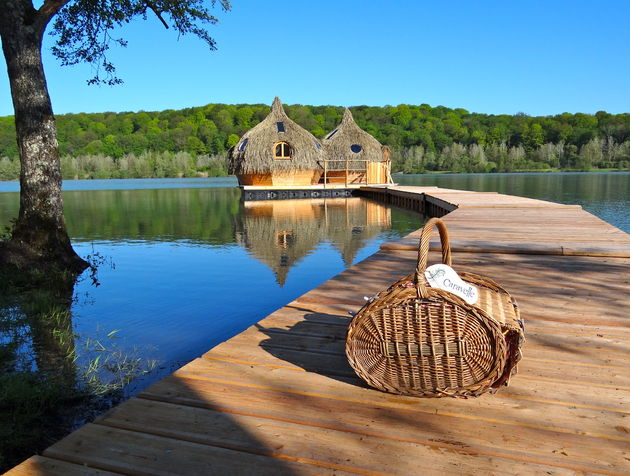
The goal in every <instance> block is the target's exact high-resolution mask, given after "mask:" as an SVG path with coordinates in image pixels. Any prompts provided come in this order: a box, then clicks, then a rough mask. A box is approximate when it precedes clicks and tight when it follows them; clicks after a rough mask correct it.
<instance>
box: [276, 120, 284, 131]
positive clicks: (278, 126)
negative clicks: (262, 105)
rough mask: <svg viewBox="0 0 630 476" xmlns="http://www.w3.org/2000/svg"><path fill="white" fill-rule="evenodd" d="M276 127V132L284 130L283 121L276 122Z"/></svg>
mask: <svg viewBox="0 0 630 476" xmlns="http://www.w3.org/2000/svg"><path fill="white" fill-rule="evenodd" d="M276 127H277V128H278V132H284V122H276Z"/></svg>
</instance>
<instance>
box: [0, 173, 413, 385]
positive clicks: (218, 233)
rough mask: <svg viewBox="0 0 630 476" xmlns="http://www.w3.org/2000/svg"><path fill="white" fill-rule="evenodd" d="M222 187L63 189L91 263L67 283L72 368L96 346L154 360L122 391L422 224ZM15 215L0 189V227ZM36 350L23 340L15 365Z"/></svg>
mask: <svg viewBox="0 0 630 476" xmlns="http://www.w3.org/2000/svg"><path fill="white" fill-rule="evenodd" d="M2 185H4V186H6V184H2ZM226 185H235V181H234V180H233V179H228V180H227V181H226V180H225V179H218V180H214V179H201V180H195V179H190V180H187V179H170V180H168V179H167V180H121V181H115V180H111V181H72V182H66V183H64V207H65V216H66V223H67V227H68V231H69V234H70V236H71V238H72V241H73V244H74V247H75V249H76V250H77V252H78V253H79V255H81V256H84V257H85V256H88V255H91V256H93V257H94V256H95V257H96V259H97V260H98V261H101V262H102V264H101V265H100V266H99V268H98V275H97V280H98V286H96V285H94V284H93V282H92V280H91V279H89V276H88V274H89V273H87V272H86V273H84V276H82V279H80V280H79V281H78V282H77V284H76V285H75V287H74V296H75V302H74V303H73V305H72V327H73V332H74V333H75V334H76V336H75V339H74V340H75V352H76V354H77V355H78V361H77V362H78V364H79V365H87V364H88V362H89V361H90V360H93V359H94V358H95V355H97V354H98V352H95V351H94V346H93V345H88V344H94V342H95V340H98V344H97V345H99V346H100V345H103V346H104V347H106V348H108V350H111V349H112V348H114V347H115V349H116V352H120V353H121V354H125V355H132V356H134V358H141V359H142V361H143V362H147V361H155V362H157V364H158V367H157V368H156V369H155V370H153V371H152V372H151V373H150V374H149V375H148V376H145V377H143V378H142V379H140V380H138V381H137V382H136V384H135V385H134V386H132V387H130V388H129V389H128V390H129V392H130V393H133V392H134V391H135V390H137V389H138V388H139V387H141V386H145V385H147V384H148V383H150V382H152V381H154V380H156V379H158V378H161V377H163V376H164V375H166V374H168V373H171V372H173V371H174V370H175V369H176V368H179V367H180V366H181V365H183V364H184V363H186V362H188V361H190V360H192V359H194V358H196V357H198V356H200V355H201V354H202V353H204V352H205V351H207V350H208V349H210V348H211V347H213V346H215V345H216V344H218V343H220V342H222V341H224V340H226V339H228V338H229V337H231V336H233V335H235V334H237V333H239V332H241V331H242V330H244V329H245V328H247V327H249V326H250V325H252V324H253V323H255V322H257V321H258V320H260V319H261V318H263V317H265V316H266V315H268V314H270V313H271V312H273V311H274V310H275V309H278V308H280V307H282V306H283V305H284V304H286V303H288V302H290V301H291V300H293V299H295V298H297V297H298V296H300V295H302V294H304V293H305V292H307V291H309V290H310V289H312V288H313V287H316V286H317V285H319V284H321V283H323V282H325V281H326V280H328V279H330V278H331V277H333V276H334V275H336V274H338V273H339V272H341V271H343V270H344V269H346V268H347V267H349V266H351V265H352V264H354V263H356V262H358V261H360V260H362V259H364V258H366V257H367V256H369V255H371V254H373V253H374V252H376V251H377V250H378V247H379V244H380V243H381V242H383V241H385V240H390V239H395V238H397V237H400V236H404V235H405V234H407V233H409V232H410V231H412V230H415V229H417V228H418V227H420V226H421V224H422V217H421V216H420V215H418V214H416V213H413V212H410V211H407V210H402V209H398V208H390V207H388V206H383V205H381V204H378V203H375V202H372V201H370V200H367V199H362V198H347V199H346V198H341V199H320V200H290V201H289V200H286V201H272V202H248V203H243V202H242V201H241V200H240V195H241V192H240V190H239V189H238V188H236V187H235V186H231V187H226ZM13 186H15V184H13ZM176 187H179V188H176ZM17 211H18V193H17V192H7V193H0V227H4V226H6V225H8V224H9V222H10V219H11V218H12V217H14V216H16V215H17ZM348 310H350V308H349V309H348ZM0 317H1V316H0ZM0 320H1V319H0ZM13 331H14V330H12V332H13ZM23 332H29V329H24V330H23ZM112 333H113V334H112ZM1 334H2V326H0V344H2V343H3V341H4V343H6V342H7V339H9V338H10V336H8V335H7V334H5V335H4V336H3V335H1ZM109 335H111V336H113V337H108V336H109ZM29 342H30V344H29ZM44 342H49V341H44ZM86 343H88V344H86ZM66 350H67V349H65V350H64V351H66ZM37 351H38V349H37V343H36V342H34V341H28V340H27V341H25V345H23V346H22V348H21V349H20V353H21V357H22V360H23V361H24V362H30V361H29V357H30V356H31V354H33V353H37ZM42 351H45V352H46V353H47V354H50V353H51V352H50V349H42ZM31 360H32V359H31ZM35 360H36V361H37V362H36V363H37V364H38V365H41V359H40V360H37V359H35ZM28 365H30V366H31V368H33V367H34V366H35V364H30V363H29V364H28ZM28 365H27V366H28ZM23 366H24V365H23ZM107 377H108V376H107V375H105V373H103V375H102V378H107Z"/></svg>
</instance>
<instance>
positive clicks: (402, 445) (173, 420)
mask: <svg viewBox="0 0 630 476" xmlns="http://www.w3.org/2000/svg"><path fill="white" fill-rule="evenodd" d="M139 415H142V417H141V418H140V417H139ZM226 415H229V418H228V417H226ZM101 423H102V424H103V425H107V426H114V427H118V428H125V429H130V430H133V431H141V432H147V433H152V434H158V435H161V436H167V437H170V438H174V439H180V440H184V441H192V442H197V443H202V444H205V445H217V446H221V447H236V448H238V449H239V450H240V451H246V452H255V453H257V452H262V453H264V454H268V455H273V456H274V457H278V458H282V459H289V460H298V459H299V460H301V461H308V462H309V463H310V464H312V465H315V466H318V467H320V468H322V470H328V471H332V470H342V471H343V470H347V471H350V472H352V473H357V474H375V473H376V474H378V473H381V474H415V473H416V472H417V471H418V461H428V460H431V461H432V464H431V465H430V468H428V471H427V472H426V473H427V474H444V472H446V471H452V470H453V469H455V468H457V469H458V470H460V471H463V472H467V473H468V472H475V471H483V472H495V471H496V472H501V473H504V472H507V471H509V470H512V471H513V470H514V468H520V470H521V471H523V470H525V469H526V468H527V466H526V464H524V462H522V461H514V460H510V459H507V460H506V459H503V458H501V457H500V456H498V455H495V454H483V455H481V454H479V455H475V456H471V455H470V454H469V453H468V451H467V450H468V449H467V450H464V451H462V448H461V447H459V446H458V445H451V447H452V448H450V447H449V445H448V444H444V443H439V442H438V443H433V444H431V442H428V443H429V444H421V443H418V442H416V441H404V440H401V439H396V438H382V437H380V435H374V436H373V435H371V434H369V432H367V433H368V434H366V433H360V440H359V442H357V433H355V432H353V431H348V430H347V429H346V428H341V427H340V428H334V427H332V426H331V427H325V426H321V425H319V426H317V425H304V424H303V423H302V422H298V423H295V422H292V421H287V420H286V419H282V418H271V419H270V418H266V415H264V416H259V415H257V414H256V415H253V414H247V413H243V412H241V413H239V412H234V411H231V409H230V408H227V407H218V406H215V409H207V408H199V407H190V406H187V405H177V404H169V403H163V402H155V401H146V400H142V399H136V400H133V401H131V402H128V403H126V404H124V405H121V406H119V407H118V408H116V409H114V410H113V411H112V412H110V413H109V414H108V415H107V417H106V418H105V419H103V420H102V421H101ZM234 424H236V425H237V426H238V428H239V429H245V430H247V431H248V433H250V435H252V436H253V437H254V438H253V440H254V441H255V443H254V444H253V445H252V446H248V447H243V446H242V445H243V443H242V441H241V438H239V437H238V435H237V436H236V438H234V437H233V435H232V433H233V431H231V427H232V426H234ZM447 448H448V449H449V450H450V451H449V453H450V455H451V458H449V459H448V460H446V459H435V458H434V456H435V452H436V450H445V449H447ZM489 453H496V452H494V451H492V450H491V449H490V451H489ZM392 455H397V464H396V467H395V468H394V469H392ZM536 467H537V469H538V470H540V471H548V470H555V469H556V468H555V467H553V466H546V465H536ZM530 469H531V468H530ZM424 472H425V471H423V473H424Z"/></svg>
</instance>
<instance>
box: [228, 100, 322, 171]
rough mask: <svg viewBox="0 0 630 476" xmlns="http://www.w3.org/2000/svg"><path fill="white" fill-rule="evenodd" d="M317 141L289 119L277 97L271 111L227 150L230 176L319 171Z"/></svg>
mask: <svg viewBox="0 0 630 476" xmlns="http://www.w3.org/2000/svg"><path fill="white" fill-rule="evenodd" d="M323 158H324V150H323V147H322V144H321V142H320V141H319V140H318V139H316V138H315V136H314V135H312V134H311V133H310V132H308V131H307V130H306V129H304V128H302V127H301V126H299V125H298V124H297V123H295V122H294V121H292V120H291V119H289V116H287V115H286V113H285V112H284V109H283V108H282V103H281V102H280V99H278V98H277V97H276V98H275V99H274V101H273V105H272V106H271V112H270V113H269V115H268V116H267V117H266V118H265V119H263V120H262V121H261V122H260V123H258V124H257V125H256V126H254V127H253V128H252V129H250V130H249V131H247V132H246V133H245V134H244V135H243V136H242V137H241V138H240V140H239V141H238V143H237V144H236V145H235V146H234V147H233V148H232V149H230V151H229V153H228V165H229V169H230V173H232V174H235V175H237V176H240V175H254V174H269V173H273V172H283V171H287V172H289V171H296V170H302V171H314V170H321V168H322V166H321V164H320V161H321V160H322V159H323Z"/></svg>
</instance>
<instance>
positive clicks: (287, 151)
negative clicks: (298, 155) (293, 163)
mask: <svg viewBox="0 0 630 476" xmlns="http://www.w3.org/2000/svg"><path fill="white" fill-rule="evenodd" d="M291 152H292V151H291V146H290V145H289V144H287V143H286V142H278V143H276V145H275V146H274V153H273V157H274V159H290V158H291Z"/></svg>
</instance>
